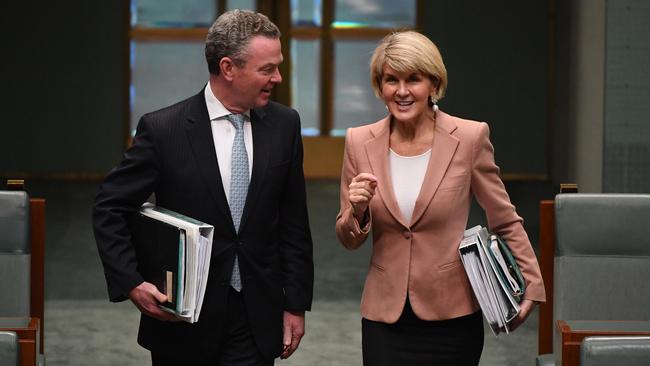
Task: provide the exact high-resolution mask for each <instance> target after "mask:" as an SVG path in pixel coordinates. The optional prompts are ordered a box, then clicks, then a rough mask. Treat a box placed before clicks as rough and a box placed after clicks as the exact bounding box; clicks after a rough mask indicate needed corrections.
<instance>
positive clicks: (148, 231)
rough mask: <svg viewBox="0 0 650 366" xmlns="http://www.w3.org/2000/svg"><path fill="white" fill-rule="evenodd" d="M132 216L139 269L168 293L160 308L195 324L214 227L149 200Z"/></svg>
mask: <svg viewBox="0 0 650 366" xmlns="http://www.w3.org/2000/svg"><path fill="white" fill-rule="evenodd" d="M135 216H136V217H135V219H134V223H133V225H132V227H131V234H132V240H133V244H134V247H135V249H136V254H137V258H138V270H139V271H140V273H141V274H142V276H143V277H144V278H145V280H146V281H148V282H151V283H152V284H154V285H155V286H156V287H157V288H158V290H159V291H160V292H162V293H163V294H165V295H167V298H168V301H167V302H166V303H164V304H161V305H160V307H161V308H162V309H163V310H165V311H168V312H170V313H172V314H175V315H176V316H177V317H178V318H180V319H181V320H184V321H186V322H189V323H195V322H196V321H198V319H199V314H200V313H201V305H202V303H203V296H204V295H205V288H206V284H207V282H208V271H209V269H210V255H211V253H212V237H213V235H214V227H213V226H212V225H208V224H205V223H203V222H200V221H198V220H195V219H193V218H190V217H187V216H184V215H181V214H179V213H177V212H174V211H170V210H167V209H165V208H162V207H159V206H155V205H152V204H150V203H145V204H144V205H142V207H141V208H140V210H139V211H138V212H137V214H136V215H135Z"/></svg>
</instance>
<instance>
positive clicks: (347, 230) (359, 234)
mask: <svg viewBox="0 0 650 366" xmlns="http://www.w3.org/2000/svg"><path fill="white" fill-rule="evenodd" d="M352 131H353V129H352V128H348V130H347V132H346V136H345V151H344V152H343V168H342V171H341V187H340V201H341V202H340V204H341V209H340V211H339V213H338V215H337V216H336V236H337V237H338V239H339V241H340V242H341V244H343V246H344V247H346V248H348V249H357V248H359V247H360V246H361V244H363V243H364V242H365V241H366V239H367V238H368V233H369V232H370V228H371V227H372V212H371V210H370V205H369V206H368V211H367V213H368V214H367V215H368V217H367V220H366V223H365V225H364V226H363V227H361V225H360V223H359V220H357V218H356V217H355V216H354V214H353V212H354V211H353V210H352V204H351V203H350V199H349V190H350V189H349V186H350V183H351V182H352V178H354V177H356V176H357V175H358V174H359V171H358V169H357V167H356V164H355V162H354V154H353V151H352V150H354V144H355V142H354V139H353V137H352Z"/></svg>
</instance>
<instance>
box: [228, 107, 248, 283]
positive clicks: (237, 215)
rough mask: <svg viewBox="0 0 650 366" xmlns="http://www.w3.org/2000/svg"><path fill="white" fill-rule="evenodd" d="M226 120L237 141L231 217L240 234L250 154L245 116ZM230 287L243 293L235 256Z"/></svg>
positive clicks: (233, 153) (231, 167) (230, 202)
mask: <svg viewBox="0 0 650 366" xmlns="http://www.w3.org/2000/svg"><path fill="white" fill-rule="evenodd" d="M226 118H227V119H228V120H229V121H230V122H231V123H232V124H233V126H235V139H234V140H233V143H232V160H231V165H230V201H229V202H228V204H229V205H230V215H231V216H232V221H233V223H234V224H235V230H236V231H237V232H239V223H240V222H241V216H242V213H243V212H244V204H245V203H246V195H247V194H248V179H249V178H248V154H247V153H246V145H245V144H244V115H243V114H230V115H228V116H226ZM230 286H232V288H234V289H235V290H236V291H238V292H239V291H241V289H242V283H241V276H240V273H239V258H238V257H237V256H235V264H234V265H233V268H232V276H231V277H230Z"/></svg>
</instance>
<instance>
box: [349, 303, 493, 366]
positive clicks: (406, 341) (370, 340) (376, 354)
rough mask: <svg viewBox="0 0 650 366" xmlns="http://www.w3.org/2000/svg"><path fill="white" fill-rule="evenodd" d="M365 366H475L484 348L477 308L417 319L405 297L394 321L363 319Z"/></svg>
mask: <svg viewBox="0 0 650 366" xmlns="http://www.w3.org/2000/svg"><path fill="white" fill-rule="evenodd" d="M361 330H362V345H363V365H364V366H411V365H414V366H415V365H417V366H420V365H427V366H429V365H431V366H433V365H454V366H465V365H466V366H476V365H478V363H479V361H480V359H481V352H482V351H483V318H482V314H481V312H480V311H477V312H476V313H474V314H470V315H466V316H462V317H459V318H454V319H448V320H440V321H426V320H421V319H419V318H418V317H417V316H416V315H415V313H413V309H412V308H411V304H410V302H409V300H408V298H407V299H406V305H405V306H404V311H403V312H402V315H401V316H400V318H399V320H398V321H397V322H396V323H395V324H386V323H380V322H375V321H371V320H368V319H365V318H364V319H362V321H361Z"/></svg>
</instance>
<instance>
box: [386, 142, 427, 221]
mask: <svg viewBox="0 0 650 366" xmlns="http://www.w3.org/2000/svg"><path fill="white" fill-rule="evenodd" d="M430 157H431V149H429V150H427V151H426V152H424V153H423V154H421V155H417V156H401V155H398V154H397V153H396V152H394V151H393V149H390V176H391V180H392V183H393V189H394V190H395V199H396V200H397V205H398V206H399V209H400V211H402V216H404V220H406V222H409V223H410V222H411V217H412V216H413V209H414V208H415V201H416V200H417V199H418V195H419V194H420V189H421V188H422V182H424V175H425V174H426V173H427V166H428V165H429V158H430Z"/></svg>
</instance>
